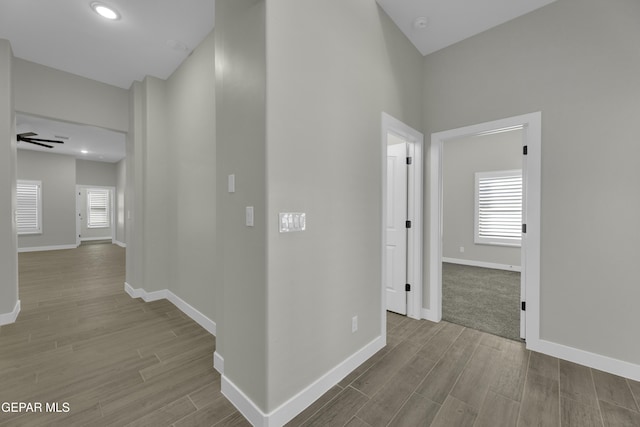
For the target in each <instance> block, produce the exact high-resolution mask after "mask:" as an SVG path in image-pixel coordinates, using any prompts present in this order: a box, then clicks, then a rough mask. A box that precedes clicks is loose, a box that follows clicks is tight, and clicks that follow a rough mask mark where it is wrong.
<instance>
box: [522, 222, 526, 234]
mask: <svg viewBox="0 0 640 427" xmlns="http://www.w3.org/2000/svg"><path fill="white" fill-rule="evenodd" d="M522 232H523V233H524V234H527V224H522Z"/></svg>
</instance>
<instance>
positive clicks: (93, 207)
mask: <svg viewBox="0 0 640 427" xmlns="http://www.w3.org/2000/svg"><path fill="white" fill-rule="evenodd" d="M87 211H88V212H87V218H88V219H89V220H88V222H87V227H89V228H107V227H109V226H110V219H109V211H110V206H109V190H102V189H97V188H92V189H90V190H87Z"/></svg>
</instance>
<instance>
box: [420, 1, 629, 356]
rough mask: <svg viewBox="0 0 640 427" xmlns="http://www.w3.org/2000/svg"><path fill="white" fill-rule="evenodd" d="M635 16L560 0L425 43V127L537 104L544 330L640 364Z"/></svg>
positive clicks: (619, 8)
mask: <svg viewBox="0 0 640 427" xmlns="http://www.w3.org/2000/svg"><path fill="white" fill-rule="evenodd" d="M638 16H640V2H638V1H636V0H617V1H616V2H615V6H614V5H612V4H610V3H604V2H601V1H598V0H558V1H557V2H554V3H552V4H550V5H548V6H545V7H543V8H541V9H538V10H536V11H534V12H531V13H529V14H527V15H524V16H522V17H520V18H517V19H515V20H513V21H510V22H508V23H505V24H503V25H500V26H498V27H496V28H494V29H491V30H488V31H486V32H484V33H482V34H479V35H477V36H475V37H472V38H469V39H467V40H465V41H462V42H460V43H457V44H455V45H453V46H451V47H448V48H445V49H442V50H441V51H438V52H436V53H433V54H430V55H427V56H426V58H425V59H424V64H425V73H424V85H423V87H424V130H425V131H426V133H427V134H430V133H433V132H438V131H444V130H448V129H453V128H458V127H462V126H467V125H471V124H475V123H482V122H487V121H490V120H495V119H499V118H504V117H511V116H516V115H520V114H524V113H529V112H535V111H541V112H542V187H541V193H542V200H541V228H542V229H541V281H540V307H541V311H540V338H541V339H543V340H547V341H549V342H553V343H557V344H561V345H564V346H568V347H572V348H575V349H580V350H584V351H588V352H591V353H595V354H599V355H603V356H608V357H610V358H613V359H618V360H621V361H625V362H629V363H633V364H636V365H637V364H640V346H638V342H637V340H635V339H629V337H633V336H636V335H637V325H639V324H640V311H639V310H638V309H637V301H638V300H640V287H639V286H638V277H637V267H636V266H637V262H638V259H640V246H638V245H637V242H638V241H639V240H640V227H638V225H637V224H638V218H640V192H638V189H637V184H638V182H640V168H638V165H637V159H638V158H640V144H638V129H637V126H636V124H635V123H636V122H637V118H638V117H640V55H638V43H637V40H640V26H639V25H638V20H637V17H638ZM577 18H578V19H577ZM470 94H472V95H473V96H470ZM427 223H428V221H427ZM428 257H429V254H428V253H427V254H425V260H428V259H429V258H428ZM425 295H428V292H425ZM576 301H578V303H576ZM426 303H427V304H428V302H426Z"/></svg>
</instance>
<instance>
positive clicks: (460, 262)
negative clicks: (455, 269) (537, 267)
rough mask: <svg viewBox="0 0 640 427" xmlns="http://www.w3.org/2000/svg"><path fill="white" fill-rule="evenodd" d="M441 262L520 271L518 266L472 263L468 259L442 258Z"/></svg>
mask: <svg viewBox="0 0 640 427" xmlns="http://www.w3.org/2000/svg"><path fill="white" fill-rule="evenodd" d="M442 262H448V263H451V264H460V265H469V266H471V267H483V268H493V269H495V270H507V271H518V272H519V271H520V270H521V268H520V266H519V265H509V264H496V263H494V262H484V261H473V260H469V259H459V258H446V257H442Z"/></svg>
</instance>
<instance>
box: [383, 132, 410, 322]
mask: <svg viewBox="0 0 640 427" xmlns="http://www.w3.org/2000/svg"><path fill="white" fill-rule="evenodd" d="M386 211H387V212H386V221H387V223H386V238H387V239H386V240H387V245H386V248H385V250H386V263H387V265H386V278H385V282H386V294H387V295H386V297H387V310H390V311H394V312H396V313H399V314H407V295H406V291H405V285H406V283H407V228H406V221H407V143H406V142H405V143H401V144H395V145H389V146H388V148H387V206H386Z"/></svg>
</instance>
